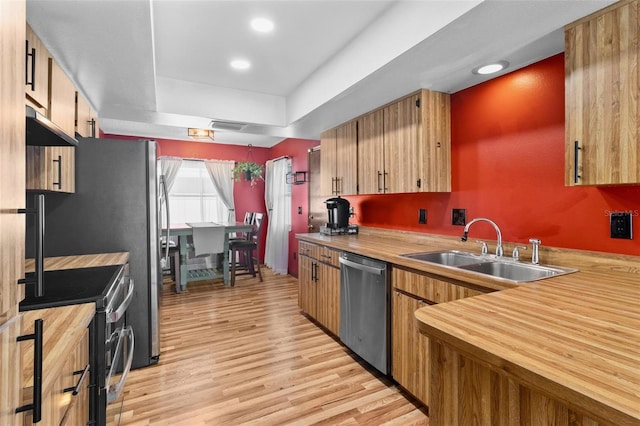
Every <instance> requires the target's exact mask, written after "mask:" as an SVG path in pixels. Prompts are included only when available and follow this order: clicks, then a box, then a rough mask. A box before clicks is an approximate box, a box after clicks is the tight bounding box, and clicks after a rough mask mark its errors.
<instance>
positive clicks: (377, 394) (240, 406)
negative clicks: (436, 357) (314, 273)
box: [109, 268, 429, 426]
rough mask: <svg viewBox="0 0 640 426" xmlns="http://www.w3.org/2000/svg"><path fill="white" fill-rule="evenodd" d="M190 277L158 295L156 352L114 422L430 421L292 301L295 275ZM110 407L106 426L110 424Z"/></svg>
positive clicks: (133, 377) (131, 380)
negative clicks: (228, 282)
mask: <svg viewBox="0 0 640 426" xmlns="http://www.w3.org/2000/svg"><path fill="white" fill-rule="evenodd" d="M263 272H264V273H265V281H264V282H263V283H260V282H259V281H258V280H257V279H253V278H251V277H242V278H240V279H238V281H237V282H236V286H235V287H234V288H229V287H224V286H223V285H222V283H221V282H200V283H190V284H189V288H188V290H187V291H186V292H183V293H180V294H175V293H174V292H173V290H172V287H171V286H165V289H164V291H163V294H162V298H161V308H160V317H161V318H160V323H161V329H160V330H161V337H160V338H161V355H160V361H159V362H158V364H157V365H155V366H151V367H147V368H143V369H139V370H134V371H132V372H131V373H130V374H129V377H128V379H127V383H126V385H125V389H124V402H123V404H122V414H121V418H120V419H119V422H120V423H119V424H121V425H136V426H137V425H190V426H192V425H241V424H251V425H285V424H291V425H311V424H331V425H338V424H339V425H357V424H361V425H364V424H366V425H379V424H388V425H428V424H429V421H428V418H427V416H426V415H425V413H424V412H423V411H422V410H421V409H420V408H417V407H416V406H414V404H413V403H412V402H410V400H408V399H407V398H406V397H405V395H404V394H403V393H402V391H400V390H399V389H398V388H397V387H396V386H395V385H394V384H393V383H392V382H391V381H389V380H388V379H387V378H385V377H384V376H381V375H380V374H377V373H374V372H372V371H373V370H368V369H367V368H366V367H365V366H364V365H362V364H361V363H360V362H358V361H357V360H356V358H354V357H355V355H352V353H351V352H350V351H349V350H348V349H347V348H345V347H344V346H342V345H341V344H340V343H338V342H337V341H336V340H334V339H333V338H332V337H330V336H328V335H327V334H325V333H324V332H323V331H322V330H320V329H319V328H318V327H317V326H316V325H315V324H313V323H312V322H311V321H310V320H309V319H308V318H306V317H305V316H304V315H302V314H301V313H300V309H299V308H298V305H297V301H298V283H297V280H296V279H295V278H293V277H290V276H279V275H274V274H272V273H271V271H270V270H269V269H267V268H264V270H263ZM113 408H114V407H112V406H110V409H109V413H111V414H110V419H109V424H110V425H116V424H118V418H117V417H116V416H114V415H113V413H112V409H113Z"/></svg>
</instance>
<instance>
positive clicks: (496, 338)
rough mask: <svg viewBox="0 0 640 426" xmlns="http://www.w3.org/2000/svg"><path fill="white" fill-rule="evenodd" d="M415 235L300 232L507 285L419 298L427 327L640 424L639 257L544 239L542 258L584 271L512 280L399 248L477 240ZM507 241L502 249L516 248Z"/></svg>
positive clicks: (535, 384)
mask: <svg viewBox="0 0 640 426" xmlns="http://www.w3.org/2000/svg"><path fill="white" fill-rule="evenodd" d="M411 237H412V235H409V234H406V233H405V234H402V233H400V234H398V237H393V235H391V234H388V235H385V234H384V233H382V234H379V235H378V234H377V233H373V234H372V235H367V234H365V235H362V233H361V234H360V235H357V236H334V237H329V236H324V235H319V234H300V235H298V238H299V239H301V240H304V241H309V242H313V243H317V244H321V245H326V246H330V247H333V248H336V249H340V250H346V251H351V252H354V253H360V254H363V255H365V256H370V257H373V258H378V259H381V260H385V261H388V262H391V263H393V264H396V265H400V266H404V267H408V268H412V269H416V270H419V271H422V272H426V273H432V274H436V275H439V276H442V277H448V278H451V279H453V280H459V281H465V282H466V281H468V282H470V283H472V284H475V285H479V286H483V287H487V288H492V289H495V290H503V291H496V292H493V293H489V294H484V295H480V296H476V297H472V298H468V299H462V300H457V301H453V302H448V303H443V304H439V305H433V306H427V307H424V308H421V309H419V310H417V311H416V314H415V316H416V318H417V320H418V325H419V327H420V330H421V332H423V333H424V334H426V335H427V336H429V337H432V338H436V339H438V340H440V341H442V342H444V343H446V344H449V345H451V346H453V347H454V348H455V349H456V350H459V351H460V352H461V353H465V354H467V355H468V356H469V357H470V358H473V359H477V360H479V361H480V362H482V363H484V364H486V365H489V366H490V367H491V368H493V369H494V370H496V371H498V372H502V373H504V374H506V375H508V376H510V377H512V378H514V379H515V380H517V381H519V382H521V383H522V384H524V385H525V386H529V387H531V388H532V389H537V390H541V391H543V392H545V393H546V394H548V395H550V396H552V397H554V398H556V399H558V400H560V401H563V402H564V403H566V404H567V405H569V406H573V407H575V408H577V409H580V410H581V411H583V412H584V413H593V414H594V416H597V417H600V418H605V419H609V420H610V421H611V422H612V423H613V424H640V257H636V256H625V255H615V254H611V255H610V254H605V253H592V252H579V251H572V250H566V251H565V250H560V249H550V248H547V249H545V250H544V251H541V254H540V263H542V264H550V263H551V264H555V265H558V266H564V267H569V268H578V269H579V272H576V273H573V274H568V275H563V276H558V277H554V278H549V279H544V280H540V281H537V282H534V283H527V284H517V285H514V284H505V283H502V282H494V281H492V279H491V278H490V277H487V278H484V277H483V278H481V279H478V278H476V277H469V276H468V275H466V274H464V273H463V271H460V272H458V271H454V272H452V271H451V268H446V267H441V266H439V265H433V266H431V265H426V264H425V263H423V262H417V261H412V260H409V259H404V258H402V257H399V256H398V255H399V254H402V253H411V252H419V251H433V250H441V249H451V248H454V249H460V250H466V251H471V252H477V251H478V247H476V245H475V244H473V245H469V243H466V244H467V246H461V243H458V242H456V241H455V240H454V239H447V237H444V238H442V239H440V238H439V237H425V238H424V239H422V240H421V241H419V242H416V240H418V239H419V238H416V239H414V238H411ZM508 248H509V246H508V244H507V245H506V246H505V254H508V253H511V251H510V249H509V250H508ZM490 250H491V249H490ZM541 250H542V248H541ZM523 254H524V253H523ZM550 261H551V262H550ZM560 262H561V263H560ZM509 287H511V288H509Z"/></svg>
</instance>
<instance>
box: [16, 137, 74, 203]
mask: <svg viewBox="0 0 640 426" xmlns="http://www.w3.org/2000/svg"><path fill="white" fill-rule="evenodd" d="M75 170H76V152H75V147H72V146H27V190H35V191H55V192H69V193H73V192H75V191H76V174H75Z"/></svg>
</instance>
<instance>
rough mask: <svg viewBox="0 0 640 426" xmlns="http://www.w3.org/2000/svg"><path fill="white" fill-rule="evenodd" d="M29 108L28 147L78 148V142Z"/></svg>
mask: <svg viewBox="0 0 640 426" xmlns="http://www.w3.org/2000/svg"><path fill="white" fill-rule="evenodd" d="M26 107H27V141H26V143H27V145H37V146H78V141H77V140H76V139H74V138H72V137H71V136H69V135H67V134H66V133H65V132H63V131H62V129H61V128H60V127H58V126H57V125H56V124H54V123H53V122H52V121H51V120H49V119H48V118H47V117H45V116H44V115H42V114H40V113H39V112H38V111H36V110H35V109H33V108H31V107H30V106H29V105H27V106H26Z"/></svg>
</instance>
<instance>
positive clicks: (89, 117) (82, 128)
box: [75, 92, 100, 138]
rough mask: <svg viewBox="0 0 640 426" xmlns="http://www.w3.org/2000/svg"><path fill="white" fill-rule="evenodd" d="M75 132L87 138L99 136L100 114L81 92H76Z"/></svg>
mask: <svg viewBox="0 0 640 426" xmlns="http://www.w3.org/2000/svg"><path fill="white" fill-rule="evenodd" d="M75 122H76V128H75V132H76V133H77V134H79V135H80V136H82V137H85V138H97V137H99V133H100V132H99V128H98V114H96V112H95V111H93V110H92V109H91V107H90V106H89V102H87V100H86V99H85V98H84V96H82V94H81V93H80V92H76V118H75Z"/></svg>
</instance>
